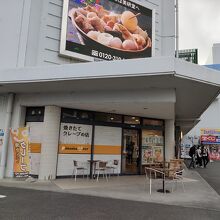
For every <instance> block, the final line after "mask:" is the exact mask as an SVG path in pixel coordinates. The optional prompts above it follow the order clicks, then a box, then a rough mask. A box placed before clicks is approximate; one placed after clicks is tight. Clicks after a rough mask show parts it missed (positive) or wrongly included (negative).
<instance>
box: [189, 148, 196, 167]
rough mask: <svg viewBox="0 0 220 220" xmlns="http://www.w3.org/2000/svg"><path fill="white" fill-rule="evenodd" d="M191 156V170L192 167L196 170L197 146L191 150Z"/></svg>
mask: <svg viewBox="0 0 220 220" xmlns="http://www.w3.org/2000/svg"><path fill="white" fill-rule="evenodd" d="M189 156H190V157H191V162H190V164H189V169H190V168H191V167H193V168H195V163H196V145H193V146H192V147H191V148H190V150H189Z"/></svg>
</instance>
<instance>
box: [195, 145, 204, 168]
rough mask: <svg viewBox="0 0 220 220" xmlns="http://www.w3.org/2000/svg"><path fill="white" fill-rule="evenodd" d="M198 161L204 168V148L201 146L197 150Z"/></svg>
mask: <svg viewBox="0 0 220 220" xmlns="http://www.w3.org/2000/svg"><path fill="white" fill-rule="evenodd" d="M196 156H197V162H198V165H199V167H201V168H203V166H202V148H201V146H199V147H198V148H197V150H196Z"/></svg>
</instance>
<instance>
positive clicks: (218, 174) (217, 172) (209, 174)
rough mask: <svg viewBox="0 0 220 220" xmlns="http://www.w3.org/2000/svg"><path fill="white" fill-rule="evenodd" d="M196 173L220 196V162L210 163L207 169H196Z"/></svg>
mask: <svg viewBox="0 0 220 220" xmlns="http://www.w3.org/2000/svg"><path fill="white" fill-rule="evenodd" d="M196 171H197V172H198V173H199V174H200V175H201V176H202V177H203V178H204V179H205V180H206V181H207V182H208V183H209V185H210V186H211V187H212V188H213V189H214V190H215V191H216V192H217V193H218V194H219V195H220V161H214V162H213V163H208V164H207V166H206V168H196ZM219 219H220V218H219Z"/></svg>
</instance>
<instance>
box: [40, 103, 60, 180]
mask: <svg viewBox="0 0 220 220" xmlns="http://www.w3.org/2000/svg"><path fill="white" fill-rule="evenodd" d="M60 114H61V109H60V107H57V106H45V112H44V135H43V140H42V144H41V158H40V169H39V180H48V179H56V167H57V153H58V141H59V131H60Z"/></svg>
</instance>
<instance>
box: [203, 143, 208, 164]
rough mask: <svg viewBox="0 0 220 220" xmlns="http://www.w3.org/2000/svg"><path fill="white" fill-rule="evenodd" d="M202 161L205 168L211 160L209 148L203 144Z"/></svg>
mask: <svg viewBox="0 0 220 220" xmlns="http://www.w3.org/2000/svg"><path fill="white" fill-rule="evenodd" d="M202 161H203V166H204V168H206V165H207V164H208V162H209V154H208V148H207V147H206V146H202Z"/></svg>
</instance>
